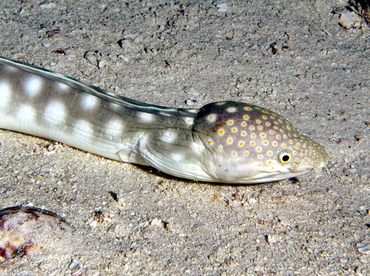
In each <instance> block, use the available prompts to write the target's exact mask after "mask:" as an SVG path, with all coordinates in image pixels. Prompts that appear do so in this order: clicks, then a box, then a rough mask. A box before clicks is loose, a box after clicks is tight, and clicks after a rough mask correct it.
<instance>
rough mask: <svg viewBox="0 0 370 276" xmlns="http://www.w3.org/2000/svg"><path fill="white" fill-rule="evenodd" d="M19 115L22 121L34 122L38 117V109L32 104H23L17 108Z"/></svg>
mask: <svg viewBox="0 0 370 276" xmlns="http://www.w3.org/2000/svg"><path fill="white" fill-rule="evenodd" d="M17 117H18V119H19V121H20V122H26V123H29V122H32V121H34V120H35V117H36V110H35V109H34V108H33V107H32V106H30V105H26V104H24V105H21V106H20V107H19V109H18V110H17Z"/></svg>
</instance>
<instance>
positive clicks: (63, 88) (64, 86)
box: [56, 82, 70, 91]
mask: <svg viewBox="0 0 370 276" xmlns="http://www.w3.org/2000/svg"><path fill="white" fill-rule="evenodd" d="M56 87H57V88H58V89H59V90H61V91H67V90H69V89H70V86H69V85H67V84H65V83H62V82H57V83H56Z"/></svg>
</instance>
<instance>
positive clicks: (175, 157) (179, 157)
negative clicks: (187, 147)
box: [170, 153, 184, 161]
mask: <svg viewBox="0 0 370 276" xmlns="http://www.w3.org/2000/svg"><path fill="white" fill-rule="evenodd" d="M170 158H171V159H172V160H174V161H182V160H184V156H183V155H182V154H180V153H171V154H170Z"/></svg>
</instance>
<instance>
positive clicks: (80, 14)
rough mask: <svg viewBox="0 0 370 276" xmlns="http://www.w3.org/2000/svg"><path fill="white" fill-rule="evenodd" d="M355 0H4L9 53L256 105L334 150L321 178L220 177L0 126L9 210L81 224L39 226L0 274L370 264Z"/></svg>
mask: <svg viewBox="0 0 370 276" xmlns="http://www.w3.org/2000/svg"><path fill="white" fill-rule="evenodd" d="M225 4H227V7H226V6H225ZM345 4H346V1H335V0H328V1H319V0H318V1H314V0H312V1H308V0H307V1H290V0H280V1H279V0H277V1H276V0H270V1H263V0H253V1H229V0H228V1H214V2H212V1H199V2H198V1H118V0H117V1H114V0H111V1H108V0H106V1H75V0H73V1H72V0H67V1H46V2H44V1H36V0H28V1H1V2H0V28H1V29H0V33H1V35H0V41H1V43H0V50H1V52H0V54H1V55H2V56H5V57H8V58H12V59H18V60H22V61H25V62H27V63H31V64H34V65H37V66H41V67H45V68H48V69H50V70H53V71H57V72H59V73H63V74H66V75H69V76H72V77H74V78H77V79H79V80H81V81H84V82H86V83H89V84H93V85H96V86H99V87H101V88H103V89H105V90H107V91H111V92H114V93H118V94H121V95H124V96H127V97H130V98H134V99H137V100H140V101H145V102H147V103H153V104H158V105H166V106H174V107H189V108H199V107H201V106H203V105H205V104H207V103H210V102H214V101H222V100H236V101H244V102H248V103H252V104H256V105H260V106H263V107H266V108H269V109H272V110H274V111H276V112H278V113H279V114H281V115H283V116H284V117H286V118H287V119H288V120H290V121H291V122H292V123H293V124H294V125H295V126H296V127H297V128H298V129H299V130H300V131H301V132H302V133H304V134H306V135H308V136H309V137H311V138H312V139H314V140H316V141H317V142H319V143H321V144H323V145H324V146H325V147H326V148H327V151H328V153H329V154H330V161H329V163H328V165H327V167H326V168H325V169H324V172H323V177H321V178H318V179H316V178H315V177H314V174H313V173H310V174H307V175H305V176H302V177H299V181H298V182H296V181H291V180H285V181H280V182H276V183H267V184H260V185H215V184H207V183H197V182H192V181H184V180H181V179H177V178H172V177H169V176H165V175H162V174H160V173H158V172H157V170H155V169H148V168H145V167H140V166H136V165H132V164H125V163H120V162H115V161H111V160H108V159H104V158H101V157H98V156H95V155H92V154H89V153H85V152H82V151H79V150H76V149H73V148H71V147H68V146H66V145H62V144H60V143H55V142H53V141H48V140H44V139H39V138H35V137H32V136H27V135H23V134H19V133H14V132H10V131H5V130H4V131H3V130H1V131H0V142H1V148H0V150H1V159H0V207H1V208H5V207H10V206H15V205H31V206H37V207H42V208H45V209H47V210H50V211H53V212H56V213H57V214H59V215H61V216H63V217H64V218H65V219H66V220H67V221H68V222H69V223H70V224H71V229H70V230H68V231H65V232H63V231H62V232H61V231H59V230H58V229H54V228H53V225H47V227H46V226H45V228H43V227H42V228H41V230H40V229H38V230H37V231H36V232H32V233H31V234H30V235H31V239H32V241H33V242H34V243H36V244H37V247H36V248H34V249H33V250H32V251H30V252H26V254H25V252H23V254H18V255H17V254H16V255H15V256H14V257H13V258H9V259H4V258H0V275H370V255H369V253H370V245H369V244H368V243H370V184H369V178H370V168H369V167H370V142H369V124H370V123H369V121H370V73H369V69H370V66H369V65H370V60H369V57H370V49H369V46H370V38H369V34H370V32H369V28H368V27H366V26H365V25H364V22H363V21H361V18H360V17H358V18H357V19H358V20H359V21H358V20H357V19H355V21H356V20H357V21H358V22H357V23H356V24H357V26H358V28H349V29H346V28H344V27H342V26H340V25H339V24H338V23H339V17H340V14H341V13H345V14H347V15H348V13H350V12H349V11H346V9H345V8H344V6H345ZM333 11H336V12H333ZM351 14H354V13H351ZM57 29H59V31H55V30H57ZM51 31H54V32H51ZM119 41H120V43H119ZM88 51H92V52H91V53H95V57H96V59H97V61H98V66H96V64H94V56H93V59H92V62H89V61H88V60H87V59H86V58H85V57H84V55H85V53H86V52H88ZM112 195H115V196H116V197H114V196H112ZM26 230H27V229H26ZM29 230H30V231H31V230H32V229H31V228H30V229H29ZM21 253H22V252H21Z"/></svg>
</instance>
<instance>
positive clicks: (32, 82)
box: [24, 76, 43, 98]
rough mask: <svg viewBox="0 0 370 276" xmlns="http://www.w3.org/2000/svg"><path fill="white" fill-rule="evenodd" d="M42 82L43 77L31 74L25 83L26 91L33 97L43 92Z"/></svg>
mask: <svg viewBox="0 0 370 276" xmlns="http://www.w3.org/2000/svg"><path fill="white" fill-rule="evenodd" d="M42 84H43V80H42V78H40V77H39V76H31V77H29V78H28V79H27V80H26V81H25V83H24V92H25V93H26V94H27V96H29V97H31V98H33V97H35V96H37V95H38V94H39V93H40V92H41V89H42Z"/></svg>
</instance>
